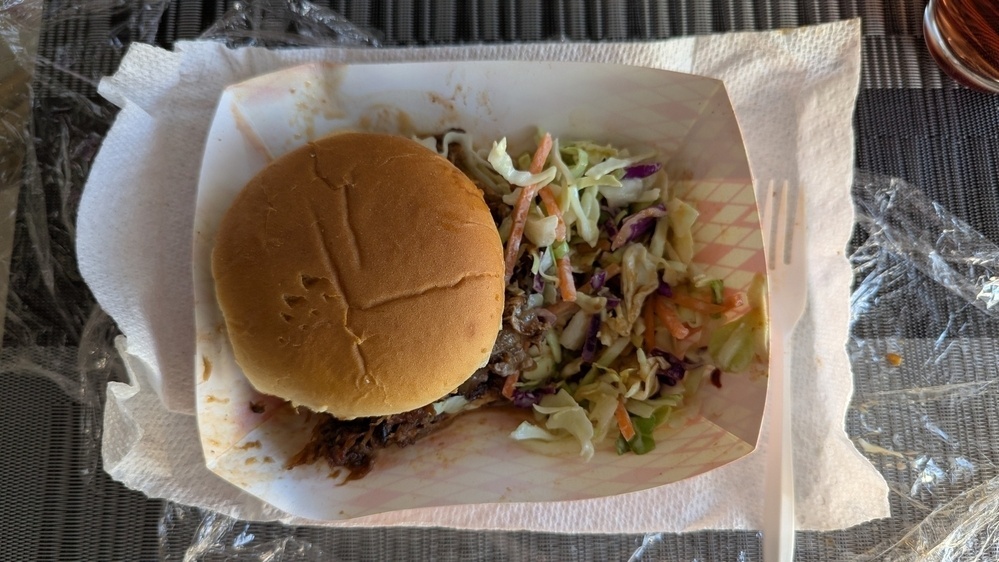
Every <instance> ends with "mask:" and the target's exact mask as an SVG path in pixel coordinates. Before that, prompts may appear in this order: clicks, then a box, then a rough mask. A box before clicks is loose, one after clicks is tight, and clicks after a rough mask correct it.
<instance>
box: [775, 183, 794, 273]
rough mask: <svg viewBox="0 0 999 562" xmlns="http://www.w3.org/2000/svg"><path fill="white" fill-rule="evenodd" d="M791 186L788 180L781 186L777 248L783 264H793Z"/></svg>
mask: <svg viewBox="0 0 999 562" xmlns="http://www.w3.org/2000/svg"><path fill="white" fill-rule="evenodd" d="M790 197H791V186H790V184H789V182H788V181H787V180H784V182H783V183H782V184H781V193H780V203H779V211H778V213H777V227H778V228H777V233H778V234H777V247H778V248H779V249H780V260H781V262H782V263H785V264H788V263H791V243H792V242H793V241H794V230H793V229H794V214H795V209H794V208H793V207H791V201H790Z"/></svg>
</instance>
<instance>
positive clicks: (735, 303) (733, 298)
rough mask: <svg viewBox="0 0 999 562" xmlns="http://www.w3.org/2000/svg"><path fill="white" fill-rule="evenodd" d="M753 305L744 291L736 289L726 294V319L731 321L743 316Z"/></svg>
mask: <svg viewBox="0 0 999 562" xmlns="http://www.w3.org/2000/svg"><path fill="white" fill-rule="evenodd" d="M752 309H753V307H752V306H750V304H749V296H748V295H747V294H746V293H744V292H742V291H736V292H734V293H731V294H727V295H725V320H726V321H728V322H731V321H733V320H737V319H739V318H742V317H743V316H745V315H746V314H748V313H749V311H750V310H752Z"/></svg>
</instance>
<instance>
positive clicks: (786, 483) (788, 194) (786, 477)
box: [761, 180, 807, 562]
mask: <svg viewBox="0 0 999 562" xmlns="http://www.w3.org/2000/svg"><path fill="white" fill-rule="evenodd" d="M761 219H762V221H761V222H762V225H763V229H764V232H763V235H764V243H765V245H764V248H765V250H764V251H765V253H766V256H767V268H768V269H769V271H768V274H769V275H768V286H769V297H770V298H769V313H770V384H772V385H776V391H775V392H772V393H771V399H772V400H773V401H774V404H773V407H772V408H771V409H770V411H771V415H770V438H769V442H768V452H767V459H766V460H767V469H766V480H765V484H764V485H765V488H764V492H765V494H766V495H765V501H764V527H763V560H764V562H774V561H780V562H789V561H791V560H793V559H794V467H793V463H792V458H793V457H792V454H791V376H790V375H791V368H790V367H791V355H790V353H787V352H786V351H785V349H786V348H787V345H786V344H787V343H788V341H789V340H790V337H791V334H792V333H793V332H794V326H795V325H796V324H797V323H798V320H799V319H800V318H801V314H802V313H803V312H804V310H805V297H806V295H807V289H806V283H807V281H806V273H807V271H806V267H805V196H804V193H803V192H802V191H801V190H799V189H798V188H797V186H796V185H794V184H791V183H789V182H788V181H787V180H784V181H783V182H780V184H778V182H774V181H771V182H770V185H769V187H768V189H767V191H766V193H765V194H764V198H763V210H762V212H761Z"/></svg>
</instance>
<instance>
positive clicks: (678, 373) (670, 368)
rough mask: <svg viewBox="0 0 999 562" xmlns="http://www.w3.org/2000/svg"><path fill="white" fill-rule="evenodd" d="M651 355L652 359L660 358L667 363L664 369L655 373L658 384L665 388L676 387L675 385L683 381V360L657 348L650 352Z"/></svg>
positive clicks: (684, 365) (684, 373) (685, 371)
mask: <svg viewBox="0 0 999 562" xmlns="http://www.w3.org/2000/svg"><path fill="white" fill-rule="evenodd" d="M651 355H652V356H653V357H662V358H664V359H665V360H666V363H667V366H666V367H664V368H660V369H659V370H657V371H656V377H657V378H658V379H659V382H660V383H662V384H664V385H666V386H676V383H678V382H680V381H681V380H683V377H684V375H686V374H687V366H686V364H685V363H684V362H683V359H680V358H679V357H677V356H676V355H673V354H672V353H670V352H668V351H664V350H662V349H659V348H658V347H657V348H655V349H653V350H652V353H651Z"/></svg>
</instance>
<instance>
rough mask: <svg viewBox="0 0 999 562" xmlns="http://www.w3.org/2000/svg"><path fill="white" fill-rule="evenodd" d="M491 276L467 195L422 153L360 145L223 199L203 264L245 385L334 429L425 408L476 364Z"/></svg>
mask: <svg viewBox="0 0 999 562" xmlns="http://www.w3.org/2000/svg"><path fill="white" fill-rule="evenodd" d="M503 273H504V265H503V246H502V242H501V241H500V237H499V233H498V232H497V229H496V225H495V223H494V222H493V219H492V217H491V215H490V213H489V209H488V207H487V206H486V204H485V201H484V200H483V196H482V193H481V192H480V191H479V190H478V189H477V188H476V187H475V185H473V184H472V182H471V181H470V180H469V179H468V178H467V177H466V176H465V175H464V174H463V173H461V172H460V171H459V170H458V169H457V168H456V167H454V166H453V165H452V164H451V163H450V162H449V161H447V160H446V159H445V158H442V157H441V156H439V155H438V154H436V153H435V152H433V151H431V150H429V149H427V148H426V147H424V146H422V145H420V144H419V143H417V142H415V141H412V140H409V139H406V138H403V137H398V136H392V135H384V134H371V133H341V134H337V135H334V136H330V137H326V138H323V139H320V140H317V141H315V142H313V143H310V144H308V145H306V146H304V147H302V148H299V149H297V150H295V151H293V152H290V153H288V154H287V155H285V156H282V157H281V158H279V159H277V160H275V161H274V162H273V163H271V164H270V165H269V166H268V167H267V168H265V169H264V170H263V171H261V172H260V173H259V174H258V175H257V176H256V177H254V178H253V179H252V180H251V181H250V182H249V183H248V184H247V185H246V187H245V188H244V189H243V191H242V192H241V193H240V194H239V195H238V196H237V197H236V199H235V201H234V203H233V204H232V206H231V207H230V209H229V210H228V211H227V213H226V214H225V216H224V217H223V219H222V222H221V225H220V228H219V231H218V234H217V238H216V240H215V247H214V250H213V253H212V274H213V276H214V278H215V290H216V296H217V299H218V303H219V306H220V307H221V310H222V313H223V316H224V318H225V324H226V328H227V330H228V336H229V341H230V342H231V343H232V349H233V352H234V354H235V358H236V361H237V363H238V364H239V365H240V367H241V368H242V370H243V372H244V373H245V375H246V377H247V378H248V379H249V381H250V382H251V383H252V384H253V386H254V387H256V388H257V390H259V391H260V392H263V393H265V394H271V395H275V396H279V397H281V398H284V399H286V400H289V401H291V402H292V403H293V404H295V405H301V406H305V407H307V408H309V409H311V410H314V411H317V412H328V413H330V414H332V415H334V416H336V417H337V418H340V419H352V418H356V417H366V416H381V415H390V414H396V413H400V412H404V411H408V410H412V409H415V408H418V407H421V406H425V405H427V404H430V403H432V402H434V401H435V400H437V399H439V398H441V397H443V396H445V395H447V394H449V393H451V392H453V391H454V390H455V389H456V388H457V387H458V386H459V385H460V384H461V383H462V382H464V381H465V380H466V379H467V378H468V377H469V376H470V375H471V374H472V373H473V372H474V371H475V370H476V369H477V368H479V367H481V366H483V365H484V364H485V363H486V362H487V361H488V359H489V355H490V352H491V350H492V347H493V344H494V342H495V340H496V336H497V333H498V331H499V328H500V325H501V322H502V314H503V301H504V294H503V293H504V276H503Z"/></svg>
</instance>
